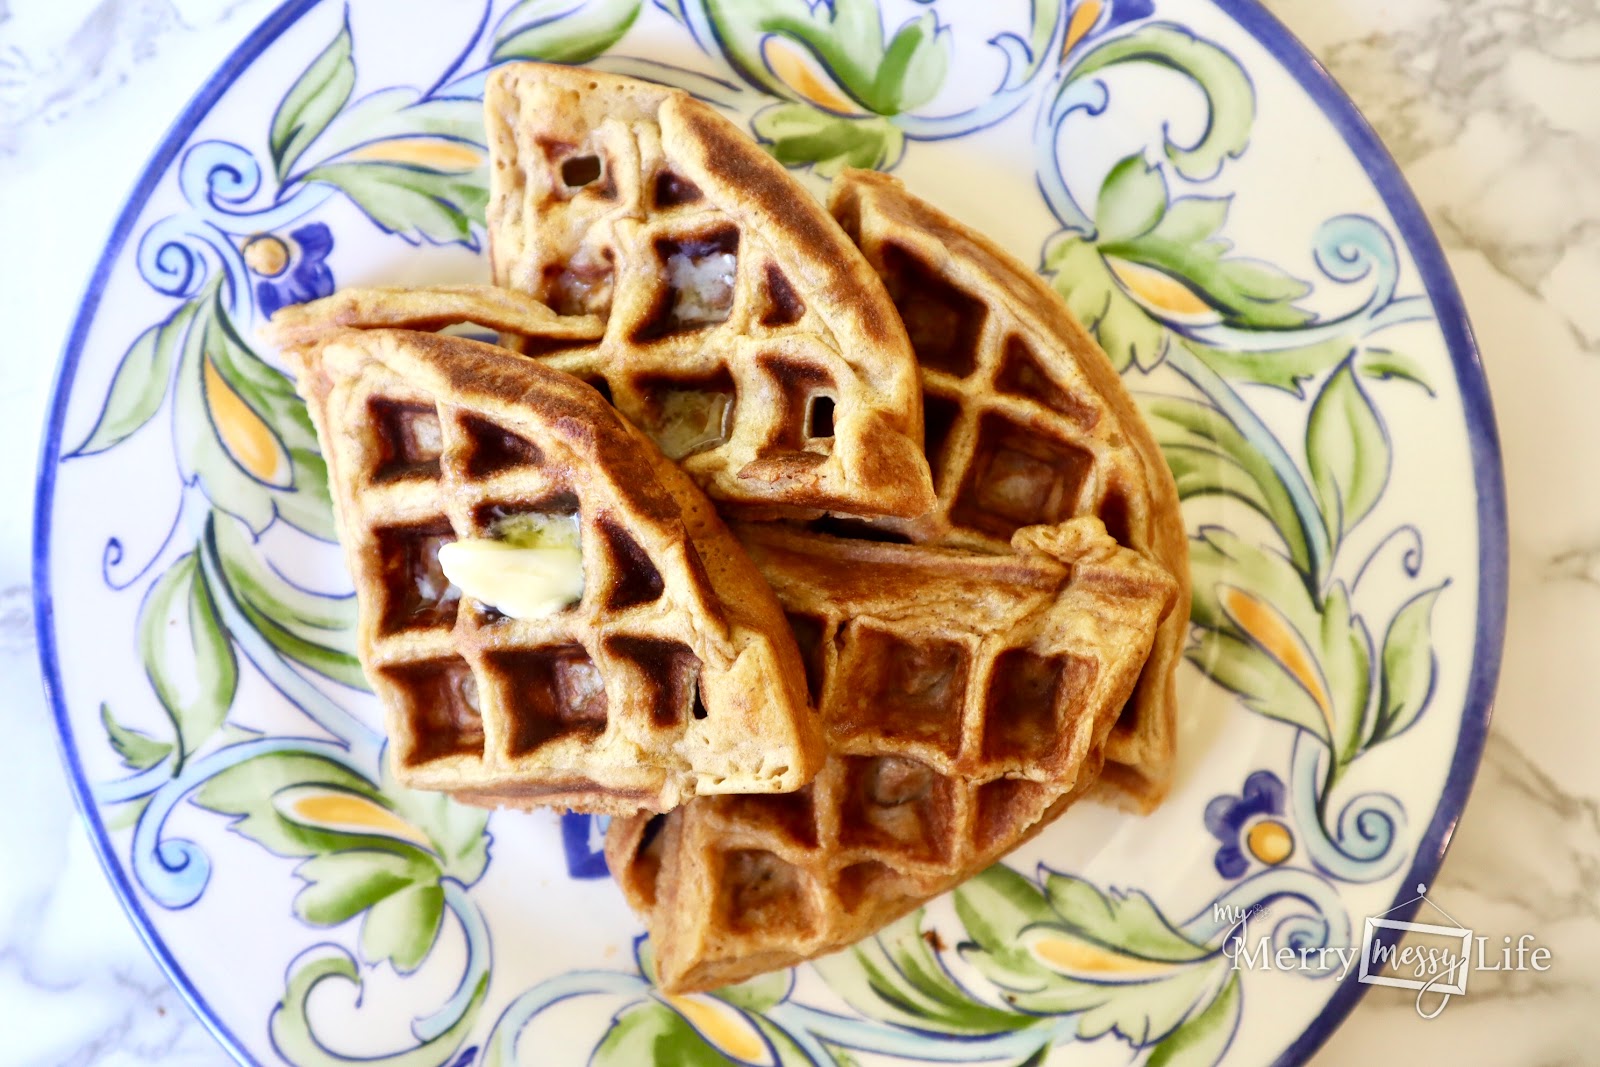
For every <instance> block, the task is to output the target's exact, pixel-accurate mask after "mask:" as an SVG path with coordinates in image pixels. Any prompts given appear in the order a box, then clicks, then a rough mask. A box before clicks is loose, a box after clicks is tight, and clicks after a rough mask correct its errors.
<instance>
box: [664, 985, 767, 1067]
mask: <svg viewBox="0 0 1600 1067" xmlns="http://www.w3.org/2000/svg"><path fill="white" fill-rule="evenodd" d="M661 999H662V1000H664V1001H666V1003H667V1005H668V1006H669V1007H671V1008H672V1010H673V1011H675V1012H677V1013H678V1014H679V1015H681V1016H683V1017H684V1018H685V1019H687V1020H688V1021H689V1025H691V1026H693V1027H694V1028H695V1029H696V1030H698V1031H700V1036H701V1037H703V1038H705V1039H706V1040H707V1041H709V1042H710V1043H711V1045H712V1047H714V1048H715V1049H716V1050H717V1051H718V1052H720V1053H722V1054H723V1055H724V1056H727V1057H729V1058H730V1059H735V1060H738V1061H739V1062H740V1063H750V1064H757V1065H759V1067H776V1061H775V1060H773V1058H772V1049H771V1048H770V1047H769V1046H768V1045H767V1043H766V1041H764V1040H763V1039H762V1037H761V1031H760V1030H758V1029H756V1026H755V1024H754V1023H752V1022H751V1021H750V1020H749V1019H748V1018H747V1017H746V1016H745V1014H744V1013H743V1012H741V1011H739V1010H738V1009H737V1008H735V1007H734V1006H733V1005H731V1004H728V1003H726V1002H725V1001H721V1000H718V999H717V998H716V997H708V996H706V995H705V994H703V993H693V994H690V995H689V996H684V997H674V996H670V995H668V994H665V993H663V994H661Z"/></svg>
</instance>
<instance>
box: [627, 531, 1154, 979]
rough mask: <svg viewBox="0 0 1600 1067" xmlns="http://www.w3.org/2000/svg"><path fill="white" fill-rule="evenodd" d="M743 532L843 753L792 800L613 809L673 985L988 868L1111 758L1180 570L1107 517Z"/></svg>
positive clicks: (844, 926)
mask: <svg viewBox="0 0 1600 1067" xmlns="http://www.w3.org/2000/svg"><path fill="white" fill-rule="evenodd" d="M740 536H741V538H742V539H743V540H744V543H745V545H746V547H747V548H748V549H749V550H750V553H751V555H752V556H753V557H754V558H755V560H756V562H757V563H758V565H760V566H761V568H762V572H763V573H764V574H766V575H767V576H768V578H769V580H771V581H772V582H773V585H774V587H775V588H776V590H777V592H778V596H779V599H780V600H782V601H783V604H784V607H785V609H786V610H787V611H788V612H789V617H790V621H791V622H792V623H793V624H794V627H795V631H796V633H797V634H798V635H799V636H800V638H801V645H802V649H803V652H804V656H805V659H806V667H807V676H808V679H809V683H810V686H811V691H812V694H813V696H814V697H815V698H816V701H817V706H818V708H819V709H820V710H821V713H822V718H823V726H824V730H825V731H826V735H827V741H828V752H829V756H828V761H827V763H826V764H825V765H824V767H823V769H822V772H821V773H820V774H819V775H817V777H816V779H815V781H813V782H812V783H811V785H810V786H809V787H807V788H806V789H805V790H803V791H801V792H799V793H793V794H785V795H781V796H770V797H756V796H725V797H715V798H706V799H702V800H696V801H694V802H692V803H689V804H686V805H684V806H683V807H681V808H678V809H677V810H676V811H673V812H672V813H670V814H668V815H665V816H660V817H657V818H656V819H650V818H647V817H643V816H636V817H632V818H628V819H623V820H618V821H614V822H613V823H612V825H611V830H610V832H609V834H608V836H607V841H606V860H607V862H608V863H609V864H610V867H611V871H612V873H613V875H614V876H615V877H616V878H617V880H618V882H619V884H620V885H621V886H622V889H623V893H624V894H625V895H626V896H627V898H628V900H629V902H630V903H631V904H632V905H633V906H634V907H635V909H637V910H638V911H640V912H641V913H642V914H643V915H644V916H645V921H646V924H647V925H648V926H649V928H650V933H651V939H652V942H653V943H654V945H655V953H656V970H657V974H658V976H659V979H660V981H661V983H662V985H663V986H664V987H665V988H667V989H670V990H699V989H713V988H716V987H718V986H721V985H725V984H727V983H731V982H738V981H742V980H744V979H746V978H749V977H751V976H752V975H755V974H759V973H761V972H763V971H767V970H771V969H773V968H776V967H783V966H788V965H791V964H794V963H797V962H799V961H801V960H806V959H811V958H813V957H815V956H818V955H821V954H823V953H826V952H831V951H833V950H835V949H839V948H843V947H845V946H846V945H849V944H851V943H853V942H855V941H857V940H859V939H860V938H862V937H865V936H867V935H868V934H871V933H872V932H873V931H875V930H878V929H879V928H881V927H882V926H884V925H885V924H886V923H888V922H890V921H892V920H893V919H895V918H897V917H898V916H900V915H903V914H905V913H906V912H909V911H911V910H912V909H913V908H915V907H917V906H918V905H919V904H922V903H924V902H925V901H927V900H928V899H929V898H931V897H933V896H936V895H937V894H939V893H942V892H944V891H946V890H948V889H951V888H954V887H955V886H956V885H959V884H960V883H961V882H963V881H965V880H966V879H967V878H970V877H971V876H972V875H974V874H976V873H978V872H979V871H980V870H982V869H983V868H984V867H986V866H988V865H989V864H990V863H992V862H994V861H995V860H996V859H998V858H999V857H1000V856H1001V855H1003V854H1005V853H1006V852H1009V851H1010V850H1011V849H1012V848H1014V847H1016V845H1017V844H1019V843H1020V842H1022V841H1023V840H1025V839H1026V838H1027V837H1029V836H1031V834H1033V833H1035V832H1037V831H1038V830H1039V829H1041V828H1042V826H1043V821H1042V819H1043V816H1044V815H1045V814H1046V812H1047V811H1048V810H1049V809H1050V808H1051V807H1052V805H1055V804H1056V803H1057V802H1058V801H1060V800H1061V799H1062V798H1063V797H1064V796H1070V795H1074V793H1075V790H1076V789H1077V787H1078V786H1079V785H1080V784H1086V783H1089V782H1092V781H1093V780H1094V778H1095V776H1096V774H1097V772H1098V770H1099V766H1100V760H1101V756H1102V750H1103V748H1104V745H1105V740H1106V735H1107V734H1108V733H1109V732H1110V730H1111V727H1112V724H1113V723H1114V722H1115V721H1116V718H1117V713H1118V711H1119V710H1120V709H1121V707H1122V705H1123V702H1124V701H1125V700H1126V699H1127V697H1128V694H1129V693H1130V692H1131V691H1132V689H1133V686H1134V683H1135V680H1136V679H1137V677H1138V674H1139V669H1140V666H1141V664H1142V663H1143V662H1144V659H1145V656H1146V654H1147V653H1148V652H1149V649H1150V640H1151V636H1152V634H1153V632H1154V629H1155V624H1156V621H1157V619H1159V618H1160V616H1161V613H1162V612H1163V611H1165V610H1166V608H1167V606H1168V605H1169V604H1170V602H1171V599H1172V594H1173V590H1174V583H1173V581H1172V579H1171V577H1170V576H1168V575H1167V574H1166V573H1165V572H1164V571H1162V570H1161V569H1160V568H1159V567H1156V566H1155V565H1154V564H1152V563H1150V562H1149V561H1147V560H1146V559H1144V558H1143V557H1142V556H1140V555H1139V554H1137V553H1135V552H1132V551H1129V550H1127V549H1124V548H1120V547H1118V546H1117V545H1116V543H1115V542H1113V541H1112V540H1111V539H1110V538H1109V537H1107V536H1106V535H1105V531H1104V529H1103V528H1102V527H1101V526H1100V524H1099V523H1098V522H1097V521H1096V520H1094V519H1079V520H1076V521H1074V522H1071V523H1067V524H1064V525H1060V526H1055V527H1034V528H1032V529H1029V530H1025V531H1023V532H1022V533H1021V534H1019V535H1018V537H1017V541H1016V552H1015V553H1013V554H1010V555H1005V556H1001V555H983V556H979V555H974V554H972V553H969V552H963V551H961V550H958V549H940V548H924V547H920V546H909V545H893V544H878V543H873V542H867V541H841V540H835V539H832V538H827V537H821V536H818V535H816V534H811V533H807V532H803V531H789V530H778V529H774V528H771V527H766V528H761V527H751V528H746V529H742V530H741V531H740Z"/></svg>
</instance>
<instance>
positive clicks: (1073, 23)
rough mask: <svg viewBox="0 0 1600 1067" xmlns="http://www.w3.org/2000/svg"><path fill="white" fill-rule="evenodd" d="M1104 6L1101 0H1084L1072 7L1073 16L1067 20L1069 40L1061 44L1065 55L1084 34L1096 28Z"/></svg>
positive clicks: (1062, 52)
mask: <svg viewBox="0 0 1600 1067" xmlns="http://www.w3.org/2000/svg"><path fill="white" fill-rule="evenodd" d="M1102 10H1103V6H1102V5H1101V3H1100V0H1083V3H1081V4H1079V5H1078V6H1077V7H1075V8H1073V9H1072V17H1071V18H1070V19H1069V20H1068V21H1067V40H1066V43H1065V44H1063V45H1062V46H1061V54H1062V55H1063V56H1065V55H1066V54H1067V53H1068V52H1070V51H1072V49H1073V46H1075V45H1076V44H1077V43H1078V42H1079V41H1081V40H1083V38H1084V35H1085V34H1087V33H1088V32H1089V31H1090V30H1092V29H1094V25H1095V23H1097V22H1099V21H1100V12H1101V11H1102Z"/></svg>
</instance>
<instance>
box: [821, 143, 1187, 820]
mask: <svg viewBox="0 0 1600 1067" xmlns="http://www.w3.org/2000/svg"><path fill="white" fill-rule="evenodd" d="M831 207H832V210H833V213H834V215H835V217H836V218H838V219H839V221H840V222H841V224H843V226H844V228H845V230H846V231H847V232H849V233H850V235H851V236H852V237H853V238H854V239H855V241H856V243H857V244H858V245H859V246H860V248H861V250H862V251H863V252H864V253H865V254H866V257H867V259H868V261H869V262H871V263H872V265H873V268H874V269H875V270H877V271H878V273H879V274H880V275H881V276H882V277H883V280H884V283H885V284H886V285H887V287H888V289H889V293H890V295H891V296H892V297H893V299H894V302H895V306H896V307H897V308H898V309H899V312H900V314H901V316H902V318H903V319H904V321H905V323H906V326H907V328H908V330H909V332H910V335H911V340H912V345H913V347H914V349H915V351H916V356H917V363H918V365H919V367H920V369H921V377H922V392H923V407H924V411H925V418H926V420H927V436H926V441H927V455H928V462H929V464H930V465H931V466H932V468H933V476H934V480H935V483H936V487H937V491H938V497H939V501H938V504H937V506H936V507H935V508H934V509H933V510H932V511H931V512H929V513H927V514H925V515H923V516H920V517H918V518H917V519H916V520H913V521H910V522H898V523H892V522H891V523H884V524H883V525H886V526H891V527H893V528H895V529H898V530H900V531H902V532H905V533H908V534H910V535H912V536H913V537H915V538H916V539H917V540H920V541H925V542H927V543H930V544H940V545H954V546H961V547H968V548H974V549H978V550H983V551H1002V552H1003V551H1005V550H1006V548H1007V544H1008V541H1009V540H1010V538H1011V536H1012V535H1013V534H1014V533H1015V531H1016V530H1018V529H1020V528H1022V527H1026V526H1032V525H1035V524H1039V523H1046V524H1048V523H1055V522H1060V521H1062V520H1064V519H1069V518H1072V517H1075V516H1085V515H1093V516H1096V517H1098V518H1100V519H1101V520H1102V521H1103V522H1104V523H1105V526H1106V529H1107V530H1108V531H1109V532H1110V533H1111V535H1112V536H1113V537H1115V538H1116V540H1117V541H1118V543H1120V544H1124V545H1127V546H1129V547H1130V548H1134V549H1136V550H1138V551H1140V552H1143V553H1145V554H1146V555H1147V556H1149V557H1150V558H1151V559H1152V560H1153V561H1155V562H1156V563H1157V564H1159V565H1160V566H1161V567H1163V568H1164V569H1165V570H1166V571H1167V572H1168V573H1169V574H1171V575H1173V576H1174V578H1176V579H1177V580H1178V582H1179V583H1180V587H1179V595H1178V597H1177V600H1176V601H1175V605H1176V610H1173V611H1170V612H1169V613H1168V614H1167V616H1166V618H1165V619H1164V620H1163V621H1162V622H1161V626H1160V630H1159V632H1158V633H1157V635H1156V640H1155V645H1154V647H1153V649H1152V651H1151V653H1150V658H1149V660H1148V662H1147V663H1146V665H1145V670H1144V673H1143V675H1142V676H1141V678H1140V680H1139V685H1138V687H1137V688H1136V689H1135V691H1134V693H1133V696H1132V698H1131V700H1130V701H1129V704H1128V707H1127V708H1126V709H1125V711H1124V712H1123V714H1122V716H1121V717H1120V718H1119V721H1118V722H1117V725H1116V728H1115V729H1114V730H1113V731H1112V733H1111V738H1110V740H1109V742H1108V743H1107V751H1106V768H1105V785H1106V787H1107V789H1106V790H1105V791H1106V792H1107V793H1109V794H1111V795H1112V796H1114V797H1117V798H1119V799H1121V800H1123V801H1125V802H1127V803H1130V804H1132V805H1133V806H1134V807H1137V808H1140V809H1143V810H1148V809H1150V808H1153V807H1154V806H1155V805H1156V804H1157V803H1159V802H1160V800H1161V798H1162V797H1163V796H1165V794H1166V791H1167V787H1168V785H1169V783H1170V777H1171V771H1172V761H1173V750H1174V741H1175V739H1174V715H1175V706H1176V701H1177V696H1176V693H1175V691H1174V683H1173V672H1174V671H1175V669H1176V668H1177V664H1178V661H1179V659H1180V658H1181V657H1182V654H1183V646H1184V642H1185V640H1186V639H1187V632H1188V623H1189V564H1188V545H1187V541H1186V535H1185V534H1184V529H1183V519H1182V516H1181V515H1180V514H1179V510H1178V490H1177V486H1176V485H1175V484H1174V482H1173V479H1172V472H1171V471H1170V470H1169V469H1168V468H1167V465H1166V461H1165V460H1164V459H1163V458H1162V456H1161V449H1160V447H1159V446H1158V445H1157V444H1156V442H1155V438H1154V437H1153V436H1152V435H1151V433H1150V429H1149V427H1148V426H1147V425H1146V424H1145V421H1144V419H1143V418H1142V417H1141V416H1140V415H1139V412H1138V409H1137V408H1136V407H1135V405H1134V402H1133V399H1132V398H1131V397H1130V396H1129V395H1128V392H1127V390H1126V389H1125V388H1123V385H1122V381H1121V379H1120V378H1119V377H1118V376H1117V372H1116V370H1115V369H1114V368H1113V367H1112V366H1111V361H1110V360H1109V359H1108V358H1107V357H1106V354H1105V352H1104V351H1102V350H1101V348H1100V346H1099V345H1097V344H1095V343H1094V341H1093V340H1092V339H1091V338H1090V337H1089V335H1088V334H1087V333H1086V332H1085V331H1084V329H1083V327H1082V326H1081V325H1080V324H1079V323H1078V321H1077V320H1076V319H1075V318H1074V317H1073V316H1072V313H1071V312H1070V311H1068V310H1067V306H1066V303H1065V302H1064V301H1062V299H1061V298H1060V297H1059V296H1057V295H1056V294H1055V293H1054V292H1053V291H1052V290H1051V289H1050V287H1049V286H1047V285H1046V284H1045V283H1044V281H1043V280H1042V279H1040V277H1039V276H1038V275H1037V274H1035V273H1034V272H1033V271H1031V270H1029V269H1028V268H1027V267H1025V266H1023V264H1021V263H1020V262H1018V261H1017V260H1016V258H1015V257H1013V256H1011V255H1008V254H1007V253H1006V252H1004V251H1003V250H1001V249H1000V248H999V247H998V246H997V245H995V243H994V242H993V241H990V240H989V239H988V238H987V237H985V236H983V235H982V234H980V233H977V232H975V231H974V230H972V229H971V228H970V227H968V226H964V225H963V224H961V223H960V222H957V221H956V220H955V219H952V218H951V217H950V216H948V215H946V214H944V213H943V212H941V211H939V210H937V209H935V208H934V207H932V206H931V205H929V204H927V203H926V202H924V201H922V200H919V199H917V198H916V197H915V196H913V195H911V194H910V193H908V192H907V191H906V190H905V188H904V186H902V185H901V184H900V182H898V181H896V180H895V179H894V178H891V177H888V176H887V175H883V174H877V173H872V172H867V171H846V172H845V173H844V174H843V175H841V176H840V177H839V179H838V180H837V181H836V182H834V186H833V193H832V196H831Z"/></svg>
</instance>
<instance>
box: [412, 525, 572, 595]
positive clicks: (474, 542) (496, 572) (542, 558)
mask: <svg viewBox="0 0 1600 1067" xmlns="http://www.w3.org/2000/svg"><path fill="white" fill-rule="evenodd" d="M557 521H561V522H562V526H561V527H554V523H552V524H551V527H554V528H544V529H539V530H538V531H537V532H535V531H533V530H524V529H521V528H517V529H514V530H509V529H508V530H506V531H500V530H496V531H493V532H496V533H501V532H504V533H506V534H509V535H510V536H508V537H506V539H504V540H479V539H473V538H468V539H465V540H461V541H451V542H450V543H449V544H445V545H441V546H439V566H440V568H442V569H443V570H444V574H445V577H446V578H448V579H450V581H451V583H452V584H454V585H455V587H456V588H458V589H460V590H461V592H462V593H463V594H465V595H466V596H469V597H471V598H472V599H474V600H477V601H479V602H481V603H484V604H487V605H489V606H490V607H492V608H494V609H495V610H496V611H498V612H500V613H501V614H502V615H509V616H510V617H511V618H513V619H542V618H544V617H545V616H548V615H554V614H555V613H556V612H558V611H560V610H561V609H562V608H564V607H566V606H567V605H569V604H572V603H575V602H577V601H578V600H580V599H582V597H583V552H582V550H581V549H580V547H579V541H578V536H577V532H578V531H577V523H576V521H573V520H557ZM567 523H570V524H571V530H570V532H569V531H568V530H567V529H566V528H565V526H566V524H567ZM508 525H509V524H508ZM519 525H520V524H519Z"/></svg>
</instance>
